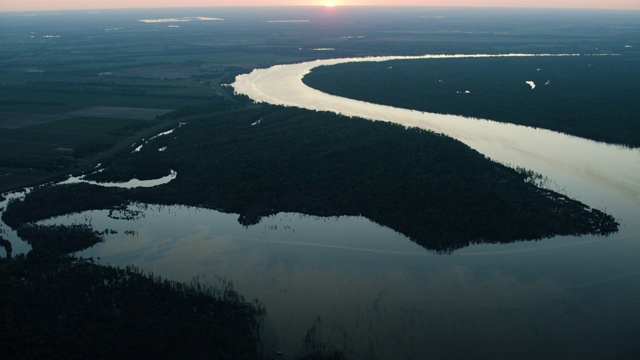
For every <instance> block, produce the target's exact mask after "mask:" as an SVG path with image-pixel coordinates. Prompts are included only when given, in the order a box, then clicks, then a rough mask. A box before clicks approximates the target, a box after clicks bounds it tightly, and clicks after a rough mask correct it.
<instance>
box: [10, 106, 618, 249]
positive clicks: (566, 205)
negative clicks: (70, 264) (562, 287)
mask: <svg viewBox="0 0 640 360" xmlns="http://www.w3.org/2000/svg"><path fill="white" fill-rule="evenodd" d="M159 149H163V151H159ZM103 167H104V170H103V171H101V172H98V173H95V174H93V175H91V176H89V177H88V178H90V179H92V180H98V181H126V180H128V179H131V178H138V179H145V178H147V179H148V178H155V177H159V176H163V175H166V174H168V173H169V171H170V170H172V169H173V170H175V171H177V173H178V176H177V178H176V179H175V180H174V181H172V182H170V183H169V184H166V185H163V186H158V187H154V188H146V189H142V188H141V189H128V190H127V189H107V188H101V187H97V186H92V185H87V184H75V185H64V186H44V187H40V188H37V189H35V190H34V191H33V192H32V193H31V194H29V195H28V196H27V197H26V199H25V200H23V201H15V202H13V203H11V205H10V206H9V207H8V209H7V210H6V211H5V213H4V215H3V216H4V219H5V221H6V222H7V223H8V224H10V225H11V226H12V227H14V228H20V227H22V226H25V224H29V223H32V222H35V221H38V220H41V219H45V218H48V217H51V216H55V215H62V214H65V213H70V212H76V211H83V210H89V209H98V208H99V209H108V208H116V207H122V206H125V205H126V204H127V203H128V202H131V201H137V202H144V203H156V204H185V205H192V206H199V207H207V208H213V209H217V210H221V211H224V212H231V213H238V214H240V215H239V221H240V222H241V223H243V224H245V225H247V226H249V225H252V224H255V223H258V222H259V221H260V219H261V217H264V216H268V215H271V214H275V213H278V212H300V213H304V214H310V215H320V216H337V215H362V216H365V217H367V218H369V219H371V220H373V221H375V222H377V223H379V224H382V225H384V226H388V227H390V228H392V229H394V230H396V231H398V232H401V233H403V234H405V235H406V236H408V237H409V238H411V239H412V240H413V241H415V242H417V243H418V244H420V245H422V246H424V247H425V248H427V249H431V250H435V251H439V252H448V251H452V250H455V249H458V248H461V247H464V246H467V245H469V244H471V243H480V242H511V241H514V240H532V239H540V238H544V237H550V236H555V235H567V234H572V235H579V234H607V233H610V232H613V231H616V230H617V227H618V224H617V222H616V221H615V219H614V218H612V217H611V216H610V215H607V214H605V213H603V212H601V211H599V210H597V209H591V208H589V207H588V206H586V205H584V204H582V203H580V202H578V201H575V200H572V199H569V198H567V197H566V196H564V195H561V194H558V193H555V192H552V191H549V190H545V189H541V188H539V187H537V186H536V185H535V183H536V181H537V180H539V178H538V177H537V176H536V175H535V174H533V173H530V172H527V171H524V170H519V171H517V170H514V169H511V168H508V167H506V166H503V165H500V164H497V163H494V162H492V161H489V160H488V159H486V158H485V157H484V156H483V155H482V154H480V153H478V152H476V151H475V150H472V149H470V148H468V147H467V146H466V145H463V144H461V143H460V142H458V141H455V140H453V139H451V138H449V137H446V136H440V135H437V134H434V133H431V132H428V131H425V130H420V129H413V128H412V129H406V128H404V127H402V126H399V125H395V124H389V123H383V122H371V121H367V120H362V119H354V118H346V117H342V116H338V115H335V114H330V113H323V112H312V111H307V110H301V109H289V108H282V107H276V106H268V105H260V106H252V107H250V108H249V107H248V108H247V109H246V110H245V111H238V112H232V113H220V114H215V115H211V116H208V117H205V118H201V119H194V120H191V121H189V122H188V123H185V124H183V125H182V126H179V127H177V128H176V129H175V131H174V132H173V133H172V134H171V136H162V137H157V138H154V139H153V140H149V141H148V142H147V143H146V144H145V145H144V147H142V148H141V149H140V150H139V151H135V152H127V153H122V154H121V155H120V156H118V157H116V158H114V159H112V161H111V162H108V163H105V164H104V165H103ZM63 199H64V200H63Z"/></svg>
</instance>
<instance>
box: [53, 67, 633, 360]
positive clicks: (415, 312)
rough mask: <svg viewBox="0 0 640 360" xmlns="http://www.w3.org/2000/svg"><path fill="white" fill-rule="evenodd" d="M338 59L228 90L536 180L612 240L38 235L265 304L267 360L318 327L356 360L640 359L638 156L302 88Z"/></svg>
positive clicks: (220, 225) (151, 228) (245, 79)
mask: <svg viewBox="0 0 640 360" xmlns="http://www.w3.org/2000/svg"><path fill="white" fill-rule="evenodd" d="M343 60H344V59H343ZM338 61H340V60H328V61H324V62H313V63H307V64H306V65H304V66H303V65H301V64H294V65H286V66H278V67H274V68H270V69H261V70H256V71H254V72H253V73H252V74H249V75H244V76H241V77H239V78H238V80H237V81H236V83H235V84H234V87H235V89H236V91H238V92H242V93H245V94H247V95H249V96H250V97H252V98H254V99H255V100H259V101H267V102H271V103H276V104H285V105H288V106H300V107H307V108H314V109H316V110H328V111H338V112H341V113H345V114H347V115H351V116H362V117H365V118H369V119H381V120H386V121H396V122H399V123H402V124H405V125H407V126H420V127H423V128H429V129H432V130H434V131H440V132H444V133H446V134H448V135H450V136H453V137H455V138H458V139H459V140H461V141H463V142H465V143H466V144H468V145H469V146H471V147H473V148H474V149H476V150H478V151H480V152H482V153H484V154H485V155H487V156H489V157H491V158H493V159H495V160H497V161H501V162H504V163H507V164H512V165H513V166H522V167H525V168H529V169H533V170H535V171H537V172H539V173H542V174H543V175H545V176H548V177H549V178H550V180H551V184H552V185H551V187H553V188H556V189H560V190H562V191H563V192H565V193H567V194H568V195H570V196H572V197H576V198H578V199H579V200H581V201H583V202H585V203H587V204H588V205H590V206H594V207H597V208H600V209H603V210H606V211H608V212H610V213H612V214H613V215H614V216H615V217H617V218H618V219H619V220H620V222H621V228H620V231H619V232H618V233H616V234H614V235H611V236H608V237H596V236H584V237H571V236H565V237H555V238H551V239H544V240H540V241H529V242H515V243H511V244H506V245H505V244H496V245H492V244H481V245H472V246H469V247H466V248H464V249H460V250H456V251H455V252H453V253H452V254H438V253H434V252H430V251H427V250H425V249H424V248H422V247H420V246H418V245H416V244H415V243H413V242H411V241H410V240H409V239H407V238H406V237H405V236H403V235H402V234H399V233H396V232H394V231H392V230H390V229H388V228H385V227H382V226H380V225H377V224H375V223H372V222H371V221H369V220H367V219H365V218H362V217H347V216H344V217H331V218H320V217H312V216H305V215H301V214H291V213H280V214H277V215H274V216H271V217H268V218H265V219H263V220H262V221H261V222H260V223H259V224H257V225H253V226H249V227H243V226H242V225H240V224H239V223H238V221H237V220H238V215H237V214H224V213H220V212H217V211H214V210H207V209H198V208H194V207H186V206H155V205H144V204H133V205H130V206H129V208H128V210H127V211H122V212H121V213H119V212H111V213H109V211H88V212H84V213H80V214H73V215H67V216H63V217H59V218H55V219H50V220H47V221H45V222H42V223H45V224H54V223H55V224H73V223H89V224H91V225H93V227H94V228H95V229H96V230H105V229H111V230H114V231H113V233H112V234H109V235H106V236H105V242H104V243H101V244H98V245H96V246H94V247H93V248H91V249H88V250H86V251H83V252H81V253H79V255H82V256H87V257H94V258H98V257H99V258H100V260H99V262H100V263H103V264H111V265H115V266H126V265H130V264H133V265H136V266H138V267H140V268H141V269H143V270H145V271H150V272H153V273H155V274H157V275H161V276H164V277H167V278H170V279H174V280H179V281H190V280H191V279H193V278H194V277H196V276H198V277H199V278H200V280H201V281H205V282H207V281H211V282H212V283H213V282H215V281H214V279H215V277H216V276H220V277H223V278H226V279H230V280H232V281H233V282H234V285H235V287H236V288H237V290H239V291H240V293H242V294H244V295H245V296H246V297H247V298H258V299H259V300H260V301H262V302H263V303H264V304H265V306H266V308H267V317H266V319H265V324H264V325H265V326H264V335H263V339H264V343H265V345H264V346H265V353H266V354H267V356H270V355H273V354H275V352H276V351H282V352H283V356H282V357H279V358H285V359H290V358H293V356H294V355H295V353H296V352H298V351H300V350H301V348H302V344H303V337H304V335H305V332H306V331H307V329H309V328H310V327H311V326H312V325H313V324H314V322H316V319H318V318H320V319H321V322H320V323H319V324H321V325H320V331H319V332H318V333H317V334H316V335H317V338H318V339H319V340H321V341H323V342H325V343H326V344H327V345H328V346H329V347H331V348H334V349H338V350H344V351H345V354H346V355H347V358H353V359H365V358H366V359H369V358H371V359H416V358H492V359H494V358H532V359H539V358H547V359H549V358H567V357H568V358H615V357H616V356H619V357H621V358H629V356H630V355H634V354H635V355H637V354H638V353H639V352H640V346H639V345H637V339H638V338H639V336H640V308H639V306H638V304H640V261H638V260H639V259H640V244H639V242H638V240H639V239H640V221H637V220H638V219H640V195H639V194H640V179H639V177H640V153H639V152H638V151H637V150H629V149H625V148H622V147H617V146H610V145H604V144H600V143H596V142H592V141H588V140H584V139H579V138H575V137H571V136H566V135H562V134H556V133H552V132H549V131H546V130H535V129H529V128H524V127H516V126H512V125H508V124H500V123H495V122H491V121H484V120H477V119H466V118H461V117H448V116H444V115H435V114H427V113H421V112H417V111H412V110H404V109H393V108H390V107H385V106H379V105H374V104H367V103H363V102H357V101H354V100H349V99H344V98H337V97H335V96H331V95H326V94H325V95H326V96H325V95H318V93H319V92H317V90H313V89H311V90H309V91H311V92H307V91H308V90H306V89H303V88H302V87H300V84H302V81H301V79H302V77H303V76H304V74H305V73H308V71H310V69H311V68H312V67H314V66H318V65H320V64H328V65H330V64H333V63H338ZM302 86H303V87H304V84H302ZM320 94H322V93H320ZM294 95H295V96H294ZM288 96H292V97H291V98H290V97H288ZM336 98H337V99H336ZM305 101H306V102H307V103H305ZM363 104H364V105H363ZM363 109H366V110H363ZM364 111H366V112H364ZM209 279H210V280H209Z"/></svg>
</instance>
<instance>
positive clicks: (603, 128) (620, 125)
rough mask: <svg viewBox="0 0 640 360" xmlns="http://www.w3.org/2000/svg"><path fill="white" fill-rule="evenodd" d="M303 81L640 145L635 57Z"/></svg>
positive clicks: (454, 64) (448, 66) (378, 66)
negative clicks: (528, 82)
mask: <svg viewBox="0 0 640 360" xmlns="http://www.w3.org/2000/svg"><path fill="white" fill-rule="evenodd" d="M527 81H533V82H534V84H535V88H534V89H532V88H531V86H530V85H528V84H527V83H526V82H527ZM304 82H305V83H306V84H308V85H310V86H311V87H313V88H316V89H319V90H322V91H326V92H328V93H331V94H335V95H340V96H344V97H348V98H352V99H358V100H364V101H369V102H373V103H377V104H385V105H391V106H396V107H401V108H408V109H416V110H422V111H429V112H435V113H442V114H456V115H464V116H470V117H477V118H484V119H491V120H496V121H501V122H509V123H514V124H520V125H527V126H532V127H538V128H545V129H550V130H555V131H559V132H563V133H567V134H572V135H577V136H580V137H585V138H588V139H592V140H597V141H603V142H608V143H615V144H624V145H628V146H632V147H639V146H640V102H639V101H638V82H640V57H638V56H637V55H635V56H634V55H627V56H569V57H523V58H473V59H426V60H396V61H388V62H382V63H350V64H340V65H335V66H325V67H320V68H316V69H314V70H313V71H312V72H311V73H310V74H309V75H307V76H306V77H305V78H304Z"/></svg>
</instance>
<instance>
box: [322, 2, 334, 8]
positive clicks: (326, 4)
mask: <svg viewBox="0 0 640 360" xmlns="http://www.w3.org/2000/svg"><path fill="white" fill-rule="evenodd" d="M324 6H326V7H335V6H336V3H334V2H328V3H325V4H324Z"/></svg>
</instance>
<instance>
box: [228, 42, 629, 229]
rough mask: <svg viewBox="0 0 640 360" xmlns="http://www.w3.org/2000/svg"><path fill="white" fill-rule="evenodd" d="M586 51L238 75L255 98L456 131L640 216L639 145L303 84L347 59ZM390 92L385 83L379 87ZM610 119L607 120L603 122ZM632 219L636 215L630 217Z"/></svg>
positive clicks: (243, 90)
mask: <svg viewBox="0 0 640 360" xmlns="http://www.w3.org/2000/svg"><path fill="white" fill-rule="evenodd" d="M523 56H531V57H535V56H538V57H544V56H581V55H577V54H503V55H482V54H476V55H425V56H385V57H368V58H344V59H330V60H316V61H311V62H305V63H299V64H293V65H277V66H273V67H271V68H267V69H256V70H254V71H253V72H251V73H250V74H245V75H240V76H238V77H237V78H236V81H235V83H233V84H232V86H233V87H234V89H235V91H236V92H237V93H240V94H244V95H247V96H249V97H250V98H251V99H253V100H254V101H256V102H266V103H270V104H275V105H284V106H295V107H300V108H305V109H310V110H318V111H331V112H335V113H338V114H343V115H346V116H353V117H361V118H365V119H369V120H380V121H389V122H394V123H398V124H401V125H404V126H408V127H418V128H423V129H427V130H432V131H434V132H438V133H442V134H445V135H448V136H451V137H453V138H455V139H457V140H459V141H461V142H463V143H465V144H467V145H468V146H470V147H471V148H473V149H475V150H477V151H479V152H480V153H482V154H484V155H486V156H487V157H489V158H491V159H493V160H495V161H498V162H501V163H503V164H506V165H510V166H513V167H516V166H519V167H524V168H527V169H530V170H534V171H536V172H538V173H541V174H543V175H545V176H547V177H548V178H549V179H550V180H552V186H555V188H554V190H560V191H562V192H565V193H567V194H568V195H570V196H572V197H575V198H578V199H579V200H581V201H583V202H585V203H587V204H588V205H590V206H593V207H600V208H606V209H607V210H608V211H611V212H612V213H613V214H614V216H616V217H618V218H622V219H624V218H626V217H627V216H628V215H636V216H638V215H640V150H638V149H629V148H625V147H622V146H615V145H609V144H605V143H599V142H595V141H591V140H587V139H583V138H579V137H575V136H570V135H565V134H561V133H557V132H553V131H549V130H544V129H536V128H530V127H525V126H519V125H513V124H507V123H499V122H495V121H491V120H485V119H473V118H467V117H463V116H455V115H443V114H434V113H427V112H421V111H415V110H409V109H400V108H395V107H391V106H385V105H378V104H371V103H367V102H364V101H359V100H353V99H348V98H344V97H339V96H335V95H331V94H326V93H323V92H321V91H319V90H316V89H313V88H311V87H309V86H307V85H305V84H304V83H303V81H302V79H303V77H304V76H305V75H306V74H308V73H309V72H310V71H312V70H313V68H316V67H319V66H330V65H336V64H340V63H346V62H366V61H376V62H381V61H388V60H399V59H400V60H401V59H425V61H428V59H435V58H440V59H441V58H479V57H523ZM381 91H384V89H381ZM603 121H604V120H603ZM630 219H633V218H630Z"/></svg>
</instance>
